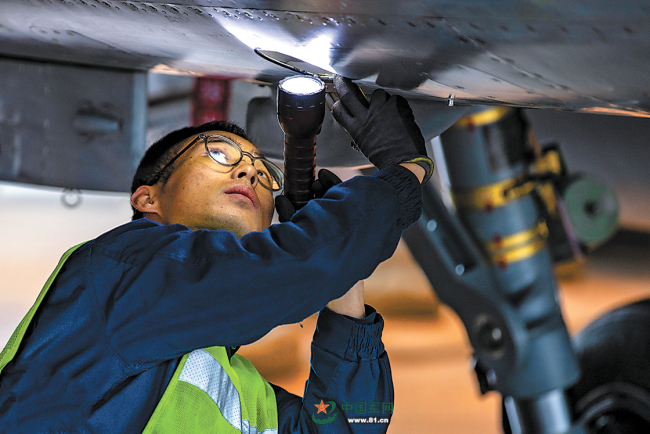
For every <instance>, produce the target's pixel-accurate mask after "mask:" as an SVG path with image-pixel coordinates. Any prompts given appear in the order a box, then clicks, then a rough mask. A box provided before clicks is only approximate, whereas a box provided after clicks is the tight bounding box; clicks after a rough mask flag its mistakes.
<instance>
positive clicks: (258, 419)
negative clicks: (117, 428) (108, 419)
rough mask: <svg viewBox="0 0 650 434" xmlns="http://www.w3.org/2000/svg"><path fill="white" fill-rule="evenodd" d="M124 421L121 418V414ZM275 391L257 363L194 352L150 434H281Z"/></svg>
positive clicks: (11, 348)
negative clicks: (257, 367)
mask: <svg viewBox="0 0 650 434" xmlns="http://www.w3.org/2000/svg"><path fill="white" fill-rule="evenodd" d="M83 244H85V243H81V244H79V245H77V246H74V247H72V248H71V249H69V250H68V251H67V252H65V253H64V254H63V256H62V257H61V260H60V261H59V264H58V265H57V267H56V268H55V270H54V271H53V272H52V275H50V277H49V279H48V280H47V282H46V283H45V286H44V287H43V289H42V290H41V292H40V293H39V295H38V298H37V299H36V301H35V302H34V305H33V306H32V307H31V309H30V310H29V312H28V313H27V315H25V317H24V318H23V320H22V321H21V322H20V324H19V325H18V327H17V328H16V330H15V331H14V333H13V334H12V336H11V338H10V339H9V342H8V343H7V345H6V346H5V348H4V349H3V350H2V353H0V373H1V372H2V369H3V368H4V367H5V366H6V365H7V363H9V362H10V361H11V360H12V359H13V358H14V357H15V355H16V353H17V352H18V348H19V346H20V343H21V342H22V340H23V337H24V336H25V333H26V331H27V328H28V326H29V324H30V323H31V321H32V318H33V317H34V315H35V314H36V311H37V310H38V308H39V306H40V304H41V302H42V300H43V298H44V297H45V295H46V294H47V291H48V290H49V289H50V286H51V285H52V282H54V279H55V278H56V276H57V275H58V273H59V271H60V270H61V268H62V267H63V264H64V263H65V261H66V260H67V259H68V258H69V257H70V255H72V253H73V252H74V251H75V250H77V249H78V248H79V247H81V246H82V245H83ZM115 416H116V417H119V415H115ZM277 432H278V411H277V404H276V400H275V392H274V391H273V388H271V385H270V384H269V383H268V382H267V381H266V380H265V379H264V378H262V376H261V375H260V374H259V372H257V369H255V367H254V366H253V365H252V363H251V362H249V361H248V360H246V358H244V357H242V356H240V355H239V354H235V355H233V356H232V357H231V358H230V359H229V358H228V354H227V352H226V349H225V348H224V347H210V348H204V349H198V350H194V351H192V352H191V353H189V354H186V355H185V356H183V358H182V359H181V362H180V363H179V365H178V367H177V368H176V371H175V372H174V375H173V376H172V379H171V381H170V382H169V385H168V386H167V389H166V390H165V393H164V394H163V396H162V398H161V399H160V402H159V403H158V406H157V407H156V409H155V410H154V413H153V415H152V416H151V418H150V419H149V422H148V423H147V426H146V427H145V429H144V433H146V434H152V433H160V434H165V433H170V434H171V433H174V434H185V433H187V434H190V433H191V434H212V433H219V434H235V433H241V434H277Z"/></svg>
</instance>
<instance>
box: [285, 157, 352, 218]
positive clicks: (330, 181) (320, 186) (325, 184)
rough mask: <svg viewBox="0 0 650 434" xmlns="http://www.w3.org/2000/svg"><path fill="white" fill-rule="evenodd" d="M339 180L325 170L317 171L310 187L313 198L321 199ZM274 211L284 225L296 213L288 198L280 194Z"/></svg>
mask: <svg viewBox="0 0 650 434" xmlns="http://www.w3.org/2000/svg"><path fill="white" fill-rule="evenodd" d="M340 183H341V179H340V178H339V177H338V176H336V175H335V174H333V173H332V172H330V171H329V170H327V169H321V170H319V171H318V179H316V180H315V181H314V183H313V184H312V185H311V190H312V191H313V192H314V196H315V197H316V198H318V199H320V198H321V197H323V196H324V195H325V193H327V190H329V189H330V188H332V187H333V186H335V185H336V184H340ZM275 209H276V210H277V211H278V219H279V220H280V221H281V222H282V223H284V222H288V221H289V220H291V217H292V216H293V215H294V214H295V213H296V209H295V208H294V207H293V205H292V204H291V201H290V200H289V198H288V197H286V196H285V195H283V194H281V195H279V196H277V197H276V198H275Z"/></svg>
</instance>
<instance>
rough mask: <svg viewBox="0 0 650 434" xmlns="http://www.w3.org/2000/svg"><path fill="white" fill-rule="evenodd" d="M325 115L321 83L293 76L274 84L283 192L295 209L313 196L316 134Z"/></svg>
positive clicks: (312, 79) (317, 80) (323, 90)
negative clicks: (281, 138) (281, 144)
mask: <svg viewBox="0 0 650 434" xmlns="http://www.w3.org/2000/svg"><path fill="white" fill-rule="evenodd" d="M324 117H325V84H324V83H323V82H322V81H321V80H320V79H318V78H316V77H312V76H305V75H295V76H291V77H287V78H285V79H284V80H282V81H280V84H279V85H278V121H279V122H280V127H282V131H284V177H285V181H284V195H285V196H286V197H287V198H288V199H289V201H291V203H292V204H293V206H294V207H295V208H296V210H298V209H300V208H302V207H303V206H304V205H305V204H306V203H307V202H308V201H309V200H310V199H312V198H313V197H314V194H313V192H312V190H311V186H312V184H313V183H314V178H315V173H314V171H315V168H316V135H317V134H318V133H320V130H321V128H322V126H323V119H324Z"/></svg>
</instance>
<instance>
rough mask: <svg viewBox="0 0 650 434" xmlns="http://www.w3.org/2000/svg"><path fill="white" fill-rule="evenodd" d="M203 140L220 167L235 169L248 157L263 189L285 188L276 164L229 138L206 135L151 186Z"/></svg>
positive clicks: (209, 154) (173, 159)
mask: <svg viewBox="0 0 650 434" xmlns="http://www.w3.org/2000/svg"><path fill="white" fill-rule="evenodd" d="M201 140H203V143H204V146H205V150H206V152H207V153H208V156H209V157H210V159H212V161H214V162H215V163H217V164H219V165H220V166H225V167H230V168H232V167H234V166H236V165H238V164H239V162H240V161H241V160H242V159H243V158H244V155H246V156H247V157H248V158H250V159H251V164H252V165H253V167H254V168H255V170H257V175H258V180H259V183H260V185H261V186H262V187H264V188H266V189H267V190H271V191H278V190H282V188H283V187H284V174H283V173H282V170H280V168H279V167H278V166H276V165H275V164H273V163H271V162H270V161H269V160H267V159H266V158H264V157H259V156H255V155H253V154H251V153H250V152H246V151H244V150H242V148H240V147H239V145H238V144H237V143H235V142H234V141H232V140H230V139H229V138H228V137H224V136H220V135H218V134H213V135H209V136H207V135H205V134H199V135H198V136H197V137H196V138H195V139H194V140H192V141H191V142H190V143H189V144H188V145H187V146H185V147H184V148H183V149H181V151H180V152H179V153H178V154H176V156H175V157H174V158H172V159H171V160H170V161H169V163H167V164H165V166H164V167H163V168H162V169H160V170H159V171H158V173H157V174H156V176H155V177H154V178H153V181H152V182H151V184H150V185H153V184H155V183H157V182H158V181H159V180H160V178H161V177H162V175H163V173H164V172H165V170H166V169H167V168H168V167H169V166H171V165H172V164H173V163H174V161H176V160H177V159H178V158H179V157H180V156H181V155H183V153H184V152H185V151H187V150H188V149H190V148H191V147H192V146H194V144H196V143H197V142H199V141H201Z"/></svg>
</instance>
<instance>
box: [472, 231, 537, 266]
mask: <svg viewBox="0 0 650 434" xmlns="http://www.w3.org/2000/svg"><path fill="white" fill-rule="evenodd" d="M547 237H548V227H547V226H546V222H545V221H544V220H540V221H539V223H538V224H537V225H535V226H533V227H532V228H530V229H527V230H525V231H521V232H517V233H514V234H512V235H508V236H506V237H503V238H501V239H493V240H492V241H489V242H487V243H485V244H484V247H485V250H486V251H487V253H488V255H489V256H490V259H491V260H492V262H493V263H495V264H497V265H500V266H505V265H508V264H510V263H512V262H517V261H522V260H524V259H527V258H530V257H531V256H533V255H534V254H536V253H537V252H539V251H540V250H542V249H543V248H544V247H545V246H546V239H547Z"/></svg>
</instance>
